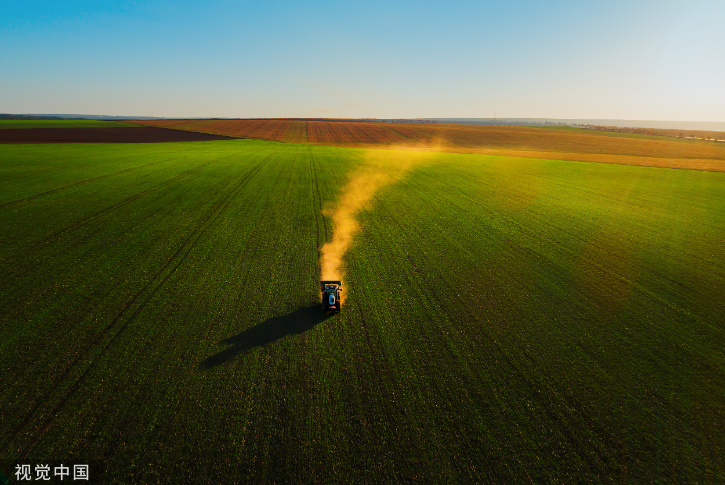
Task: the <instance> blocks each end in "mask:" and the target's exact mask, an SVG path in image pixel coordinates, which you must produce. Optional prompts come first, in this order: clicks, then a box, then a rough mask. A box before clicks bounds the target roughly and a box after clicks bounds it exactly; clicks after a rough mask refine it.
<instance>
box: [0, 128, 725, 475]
mask: <svg viewBox="0 0 725 485" xmlns="http://www.w3.org/2000/svg"><path fill="white" fill-rule="evenodd" d="M418 156H419V155H418V154H416V153H409V152H403V151H384V150H361V149H349V148H330V147H324V146H314V145H294V144H288V143H284V144H283V143H274V142H263V141H253V140H235V141H228V142H227V141H218V142H194V143H178V144H172V143H159V144H153V145H148V144H144V145H137V144H119V145H112V144H105V145H103V144H82V145H80V144H79V145H73V144H63V145H47V144H46V145H4V146H0V227H2V228H3V230H2V231H1V232H0V308H2V310H3V311H2V313H1V314H0V379H1V380H2V381H1V382H2V386H0V410H2V411H1V412H0V457H2V458H3V459H4V460H7V461H8V462H13V463H15V462H18V463H20V462H22V463H40V462H44V461H50V460H53V461H56V462H57V461H60V460H69V461H70V462H83V461H84V460H85V461H89V462H91V463H94V464H95V465H94V466H95V468H94V467H92V468H91V474H92V476H93V474H94V473H95V474H96V476H97V475H99V474H101V475H103V477H104V480H105V481H106V482H111V483H143V484H150V483H182V482H184V483H192V482H193V483H244V482H249V483H259V482H276V483H313V482H317V483H333V482H339V483H350V482H358V483H380V482H389V481H423V482H429V483H446V482H466V483H472V482H483V483H486V482H499V483H599V482H604V483H611V482H617V483H619V482H631V483H651V482H657V483H688V482H689V483H722V482H724V481H725V319H724V318H723V315H725V245H724V244H723V242H724V241H725V173H712V172H704V171H688V170H672V169H662V168H649V167H634V166H619V165H610V164H596V163H581V162H570V161H553V160H540V159H520V158H504V157H493V156H483V155H460V154H445V153H435V154H429V155H426V156H425V157H422V159H421V160H418V159H416V163H415V164H414V165H413V166H412V167H411V168H410V170H409V171H407V172H405V174H404V176H403V177H402V178H400V179H398V180H396V181H395V183H391V184H389V185H386V186H383V187H381V188H380V189H379V190H378V191H377V192H376V193H375V195H374V197H373V200H372V203H371V204H370V205H369V206H368V207H367V208H366V209H365V210H363V212H361V213H360V214H359V216H358V217H359V220H360V222H361V232H360V233H359V234H358V236H357V238H356V240H355V241H356V242H355V244H354V245H353V246H352V247H351V249H350V251H349V253H348V254H347V256H346V259H345V261H346V267H345V269H346V272H347V276H346V278H345V280H344V283H345V286H346V290H347V296H346V299H345V301H344V304H343V309H342V312H341V313H340V314H338V315H334V316H329V315H328V316H325V315H323V314H322V313H321V310H320V308H319V291H318V286H317V281H318V280H319V266H318V264H319V259H318V250H319V249H320V248H321V247H322V245H323V244H324V243H325V242H326V241H329V240H330V239H331V238H332V237H333V232H334V230H335V228H334V227H333V224H332V219H331V218H330V217H329V216H328V215H326V214H329V211H328V210H327V209H328V208H330V207H332V206H334V204H335V202H336V201H337V200H338V198H339V197H340V190H341V189H342V188H343V187H344V186H345V185H346V183H347V182H348V181H349V179H350V177H351V176H352V174H354V173H355V172H356V170H358V169H360V167H362V166H364V165H365V164H368V163H370V161H371V160H373V161H377V162H378V163H381V166H386V164H389V165H390V166H395V165H396V164H398V163H400V160H403V161H404V160H405V159H406V157H407V158H410V157H418ZM323 212H324V213H325V214H323ZM2 471H3V472H4V473H5V474H6V475H9V474H10V473H11V472H12V471H13V470H10V469H9V470H4V469H3V470H2Z"/></svg>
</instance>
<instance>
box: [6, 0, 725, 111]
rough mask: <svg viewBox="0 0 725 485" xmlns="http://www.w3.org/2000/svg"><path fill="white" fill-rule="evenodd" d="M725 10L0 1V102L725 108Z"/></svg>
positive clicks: (693, 4) (697, 2)
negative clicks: (724, 25)
mask: <svg viewBox="0 0 725 485" xmlns="http://www.w3.org/2000/svg"><path fill="white" fill-rule="evenodd" d="M723 19H725V1H723V0H656V1H655V0H652V1H650V0H629V1H620V0H610V1H581V0H577V1H568V0H550V1H547V2H542V1H539V2H534V1H528V0H510V1H506V2H504V1H500V2H487V1H452V0H450V1H447V2H441V1H427V0H417V1H410V2H408V1H377V0H366V1H364V2H337V1H307V2H292V1H288V2H281V1H275V0H271V1H264V2H259V1H256V2H231V1H217V2H213V1H209V2H200V1H185V0H178V1H130V2H129V1H115V2H102V1H96V2H92V1H73V0H68V1H63V2H58V1H33V0H23V1H17V0H0V113H44V114H49V113H62V114H68V113H77V114H97V115H115V116H160V117H240V118H250V117H260V118H273V117H300V118H302V117H324V118H337V117H342V118H359V117H366V118H490V117H493V116H494V115H496V116H497V117H501V118H503V117H509V118H518V117H521V118H563V119H567V118H598V119H637V120H683V121H725V89H723V87H725V28H723V24H724V22H725V21H724V20H723Z"/></svg>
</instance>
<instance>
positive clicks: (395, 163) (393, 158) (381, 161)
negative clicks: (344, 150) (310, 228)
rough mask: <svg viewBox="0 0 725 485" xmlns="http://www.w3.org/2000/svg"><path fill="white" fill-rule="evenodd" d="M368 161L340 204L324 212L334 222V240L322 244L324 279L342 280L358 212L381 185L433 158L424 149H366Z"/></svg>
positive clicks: (350, 182) (352, 177)
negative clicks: (345, 259)
mask: <svg viewBox="0 0 725 485" xmlns="http://www.w3.org/2000/svg"><path fill="white" fill-rule="evenodd" d="M365 153H366V156H365V161H364V163H363V164H362V166H360V167H359V168H358V169H356V170H355V171H354V172H353V174H352V176H351V177H350V180H349V181H348V183H347V184H346V185H345V186H344V187H343V188H342V191H341V195H340V198H339V200H338V201H337V204H336V205H335V206H334V207H332V208H329V209H327V210H325V211H323V212H324V214H325V215H326V216H328V217H331V218H332V221H333V237H332V241H330V242H328V243H326V244H325V245H324V246H322V250H321V251H322V259H321V261H320V271H321V275H320V276H321V279H323V280H342V279H343V277H344V276H345V274H344V270H343V264H342V263H343V258H344V256H345V253H347V250H348V248H349V247H350V245H351V244H352V241H353V239H354V237H355V235H356V234H357V233H358V232H359V231H360V223H359V222H358V221H357V219H356V215H357V214H358V213H359V212H360V211H361V210H362V209H364V208H365V207H367V206H368V205H369V203H370V202H371V200H372V198H373V195H374V194H375V192H377V191H378V189H380V188H381V187H384V186H386V185H389V184H391V183H394V182H397V181H399V180H400V179H402V178H403V176H404V175H405V174H406V173H407V172H408V171H409V170H410V169H411V168H412V167H413V166H414V165H417V164H418V163H420V162H421V161H423V160H426V159H429V158H431V154H430V153H426V152H420V151H400V150H396V151H389V150H366V152H365Z"/></svg>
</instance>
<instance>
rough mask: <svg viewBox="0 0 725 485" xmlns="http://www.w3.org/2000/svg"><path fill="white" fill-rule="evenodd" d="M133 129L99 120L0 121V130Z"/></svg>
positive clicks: (132, 125)
mask: <svg viewBox="0 0 725 485" xmlns="http://www.w3.org/2000/svg"><path fill="white" fill-rule="evenodd" d="M122 126H125V127H134V126H138V125H135V124H132V123H122V122H119V121H99V120H0V130H4V129H10V128H110V127H122Z"/></svg>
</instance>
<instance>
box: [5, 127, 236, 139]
mask: <svg viewBox="0 0 725 485" xmlns="http://www.w3.org/2000/svg"><path fill="white" fill-rule="evenodd" d="M0 126H2V125H0ZM229 139H230V137H229V136H225V135H216V134H209V133H197V132H193V131H181V130H170V129H165V128H157V127H153V126H129V127H113V128H106V127H98V128H27V129H22V128H15V129H0V143H162V142H173V141H209V140H229Z"/></svg>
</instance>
